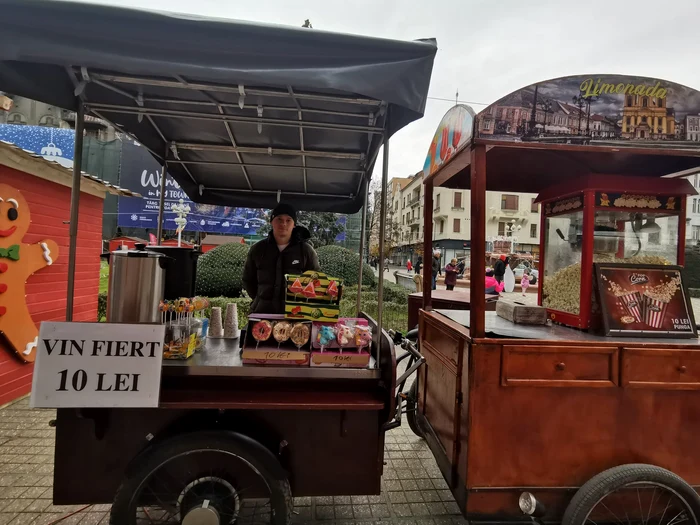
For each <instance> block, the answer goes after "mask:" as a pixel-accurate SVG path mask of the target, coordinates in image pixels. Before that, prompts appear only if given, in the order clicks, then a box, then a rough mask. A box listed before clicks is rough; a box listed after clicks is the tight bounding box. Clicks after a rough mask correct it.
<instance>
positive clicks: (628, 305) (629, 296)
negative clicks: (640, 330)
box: [619, 292, 644, 323]
mask: <svg viewBox="0 0 700 525" xmlns="http://www.w3.org/2000/svg"><path fill="white" fill-rule="evenodd" d="M619 299H620V301H621V302H622V304H623V305H624V306H625V310H627V312H628V313H629V314H630V315H631V316H632V317H634V320H635V322H637V323H641V322H642V317H643V316H644V314H643V304H644V303H643V301H642V295H641V294H640V293H639V292H628V293H625V294H623V295H620V296H619Z"/></svg>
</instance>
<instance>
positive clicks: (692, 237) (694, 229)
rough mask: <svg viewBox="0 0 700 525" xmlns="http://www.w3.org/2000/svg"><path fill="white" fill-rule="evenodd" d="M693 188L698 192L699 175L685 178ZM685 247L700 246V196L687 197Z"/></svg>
mask: <svg viewBox="0 0 700 525" xmlns="http://www.w3.org/2000/svg"><path fill="white" fill-rule="evenodd" d="M686 178H687V179H688V180H689V181H690V183H691V184H692V185H693V187H694V188H695V189H696V190H698V191H699V192H700V174H695V175H691V176H690V177H686ZM685 220H686V223H685V243H686V246H696V245H700V196H695V195H689V196H688V201H687V203H686V211H685Z"/></svg>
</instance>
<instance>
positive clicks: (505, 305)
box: [496, 300, 547, 324]
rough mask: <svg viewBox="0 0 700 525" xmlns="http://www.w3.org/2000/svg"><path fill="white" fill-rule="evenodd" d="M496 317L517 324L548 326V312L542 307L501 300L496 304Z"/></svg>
mask: <svg viewBox="0 0 700 525" xmlns="http://www.w3.org/2000/svg"><path fill="white" fill-rule="evenodd" d="M496 315H498V316H499V317H502V318H503V319H507V320H508V321H511V322H513V323H517V324H546V323H547V310H546V309H545V308H543V307H541V306H529V305H526V304H523V303H517V302H513V301H503V300H500V301H498V302H497V303H496Z"/></svg>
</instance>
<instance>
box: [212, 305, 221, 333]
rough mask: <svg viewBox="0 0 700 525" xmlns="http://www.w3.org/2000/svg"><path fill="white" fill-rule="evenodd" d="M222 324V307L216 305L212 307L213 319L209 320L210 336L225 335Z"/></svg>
mask: <svg viewBox="0 0 700 525" xmlns="http://www.w3.org/2000/svg"><path fill="white" fill-rule="evenodd" d="M223 331H224V330H223V327H222V326H221V308H220V307H218V306H214V307H212V309H211V321H210V322H209V337H221V336H222V335H223Z"/></svg>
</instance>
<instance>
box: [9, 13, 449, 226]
mask: <svg viewBox="0 0 700 525" xmlns="http://www.w3.org/2000/svg"><path fill="white" fill-rule="evenodd" d="M2 12H3V29H2V31H1V32H0V90H3V91H6V92H8V93H12V94H15V95H20V96H24V97H28V98H32V99H36V100H40V101H43V102H47V103H49V104H54V105H56V106H59V107H63V108H67V109H76V108H77V105H78V104H77V102H76V100H75V94H76V93H77V94H79V95H80V96H81V98H82V99H83V101H84V102H85V104H86V105H87V108H88V110H89V111H90V113H91V114H92V115H94V116H96V117H99V118H103V119H105V120H108V121H111V122H112V123H114V124H115V125H116V127H117V128H118V129H121V130H123V131H125V132H127V133H129V134H131V135H133V136H134V137H136V139H138V140H139V142H141V143H142V144H144V145H145V146H146V147H148V148H149V149H150V150H151V152H152V153H153V154H154V155H155V156H157V157H163V156H164V155H165V152H166V151H168V161H169V170H168V171H169V172H170V173H171V174H172V175H173V176H174V177H175V179H176V180H177V181H178V182H179V183H180V185H181V186H182V187H183V189H185V191H186V192H187V193H188V195H189V196H190V197H191V198H192V199H193V200H195V201H197V202H202V203H208V204H216V205H227V206H248V207H271V206H273V205H274V204H275V203H276V202H277V191H278V190H281V191H282V197H283V198H287V199H289V198H290V197H294V199H292V200H293V201H294V202H295V203H296V205H297V206H298V207H299V208H300V209H315V210H327V211H337V212H348V213H350V212H355V211H357V210H358V209H359V208H360V207H361V206H362V205H363V203H364V193H365V189H364V186H365V185H364V184H363V182H364V181H366V180H367V179H368V177H370V176H371V171H372V168H373V165H374V161H375V158H376V155H377V152H378V150H379V148H380V146H381V143H382V139H383V134H384V130H385V129H386V130H388V134H389V135H390V134H393V133H395V132H396V131H397V130H399V129H401V128H402V127H404V126H405V125H407V124H408V123H410V122H411V121H413V120H416V119H418V118H420V117H421V116H422V115H423V111H424V109H425V104H426V97H427V93H428V86H429V83H430V75H431V72H432V68H433V59H434V57H435V53H436V52H437V46H436V43H435V41H434V40H422V41H414V42H400V41H393V40H387V39H379V38H369V37H360V36H355V35H345V34H335V33H328V32H324V31H318V30H315V29H302V28H289V27H280V26H269V25H263V24H254V23H246V22H239V21H230V20H220V19H206V18H201V17H195V16H190V15H182V14H172V13H161V12H153V11H145V10H134V9H124V8H118V7H112V6H98V5H90V4H79V3H71V2H56V1H52V0H5V1H4V2H3V3H2ZM37 20H50V24H49V26H50V29H47V30H37ZM170 143H172V145H173V147H172V148H170V147H168V145H169V144H170Z"/></svg>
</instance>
